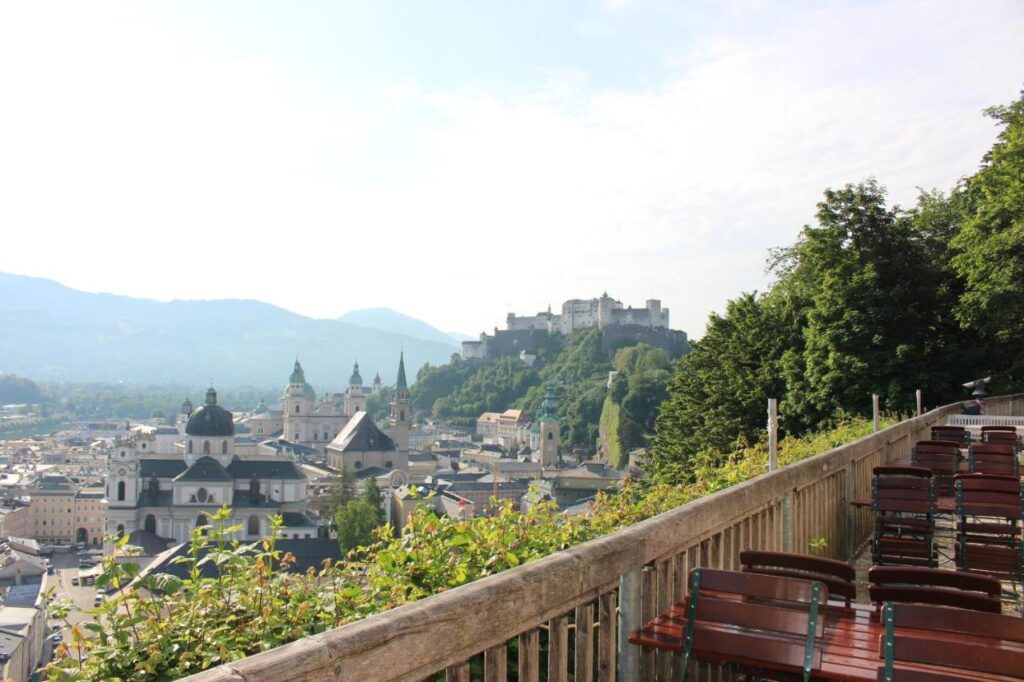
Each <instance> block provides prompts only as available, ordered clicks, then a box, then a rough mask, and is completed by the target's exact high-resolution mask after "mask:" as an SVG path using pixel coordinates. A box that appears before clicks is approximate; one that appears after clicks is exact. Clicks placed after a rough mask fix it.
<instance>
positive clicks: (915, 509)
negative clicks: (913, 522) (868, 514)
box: [871, 466, 935, 514]
mask: <svg viewBox="0 0 1024 682" xmlns="http://www.w3.org/2000/svg"><path fill="white" fill-rule="evenodd" d="M871 507H872V509H874V510H875V511H876V512H883V513H886V512H895V513H916V514H934V513H935V481H934V480H933V477H932V471H931V470H930V469H926V468H923V467H891V466H888V467H875V469H874V472H873V476H872V479H871Z"/></svg>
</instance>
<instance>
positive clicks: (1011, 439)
mask: <svg viewBox="0 0 1024 682" xmlns="http://www.w3.org/2000/svg"><path fill="white" fill-rule="evenodd" d="M981 442H982V443H989V444H991V445H1009V446H1010V447H1012V448H1013V450H1014V452H1019V451H1020V436H1018V435H1017V432H1016V430H1014V431H1013V432H1012V433H1011V432H1010V431H983V432H982V434H981Z"/></svg>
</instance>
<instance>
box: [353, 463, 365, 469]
mask: <svg viewBox="0 0 1024 682" xmlns="http://www.w3.org/2000/svg"><path fill="white" fill-rule="evenodd" d="M352 466H353V467H355V468H356V469H362V468H363V463H362V462H356V463H355V464H353V465H352Z"/></svg>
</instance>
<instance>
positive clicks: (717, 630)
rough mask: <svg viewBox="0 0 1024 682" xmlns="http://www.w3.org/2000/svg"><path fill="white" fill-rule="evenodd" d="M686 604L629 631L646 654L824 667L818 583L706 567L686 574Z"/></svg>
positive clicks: (779, 667)
mask: <svg viewBox="0 0 1024 682" xmlns="http://www.w3.org/2000/svg"><path fill="white" fill-rule="evenodd" d="M689 584H690V595H689V597H687V599H686V600H684V601H683V602H680V603H678V604H676V605H675V606H673V607H672V608H671V609H669V610H668V611H666V612H665V613H663V614H661V615H660V616H658V617H657V618H655V619H653V620H652V621H650V622H649V623H647V624H646V625H644V627H643V628H642V629H640V630H639V631H637V632H635V633H633V634H632V635H631V636H630V638H629V641H630V642H631V643H632V644H636V645H639V646H642V647H644V648H645V649H651V648H655V649H665V650H668V651H673V652H677V653H680V654H682V657H683V660H682V662H681V668H682V679H684V680H685V679H686V668H687V664H688V662H689V660H690V658H691V657H693V658H695V659H698V660H703V661H708V662H712V663H736V664H739V665H744V666H754V667H764V668H768V669H770V670H775V671H782V672H790V673H796V674H797V675H802V678H803V680H804V681H805V682H806V681H807V680H809V679H810V677H811V675H812V674H813V673H814V672H815V671H817V670H819V669H820V668H821V655H822V653H821V644H820V641H819V640H820V638H821V637H822V635H823V633H824V621H825V616H824V612H823V611H824V610H823V606H824V605H825V603H826V602H827V601H828V587H826V586H825V585H824V584H823V583H821V582H819V581H812V580H800V579H796V578H787V577H782V576H774V575H763V574H759V573H740V572H737V571H724V570H718V569H711V568H695V569H693V570H692V571H690V583H689Z"/></svg>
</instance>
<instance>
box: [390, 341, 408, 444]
mask: <svg viewBox="0 0 1024 682" xmlns="http://www.w3.org/2000/svg"><path fill="white" fill-rule="evenodd" d="M410 422H412V407H411V406H410V404H409V386H408V384H407V383H406V380H405V351H402V354H401V355H399V358H398V381H396V382H395V399H394V400H393V401H391V419H390V420H389V423H390V425H391V428H390V434H389V435H390V436H391V440H392V441H393V442H394V443H395V447H396V448H397V449H398V451H399V452H409V424H410Z"/></svg>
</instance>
